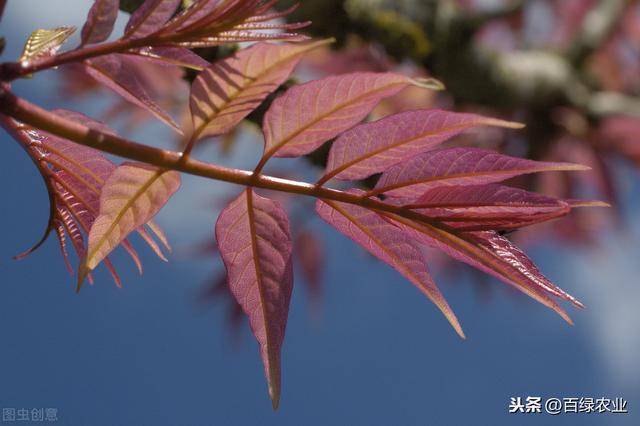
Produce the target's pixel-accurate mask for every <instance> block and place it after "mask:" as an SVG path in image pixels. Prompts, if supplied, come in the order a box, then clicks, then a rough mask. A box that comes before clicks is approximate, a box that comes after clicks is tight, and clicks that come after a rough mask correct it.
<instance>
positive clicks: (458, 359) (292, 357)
mask: <svg viewBox="0 0 640 426" xmlns="http://www.w3.org/2000/svg"><path fill="white" fill-rule="evenodd" d="M309 3H315V2H309ZM318 3H320V2H318ZM531 3H535V1H533V2H531ZM90 6H91V2H90V1H88V0H87V1H83V0H65V1H62V0H50V1H42V0H40V1H38V0H21V1H17V0H9V1H8V5H7V9H6V11H5V15H4V17H3V19H2V22H1V23H0V35H2V36H4V37H5V38H6V41H7V47H6V48H5V51H4V53H3V55H2V61H10V60H15V59H16V58H17V57H18V56H19V55H20V52H21V49H22V45H23V43H24V41H25V40H26V38H27V37H28V35H29V33H30V32H31V31H32V30H34V29H37V28H52V27H55V26H60V25H76V26H78V27H81V26H82V23H83V20H84V18H85V16H86V13H87V11H88V9H89V7H90ZM121 18H122V19H121V20H120V21H119V22H120V26H119V28H120V29H122V28H123V25H124V22H126V15H124V14H123V15H122V16H121ZM123 19H124V21H123ZM535 19H537V21H534V22H538V23H540V24H541V25H542V24H543V23H544V22H545V21H544V19H545V18H544V16H542V17H538V18H535ZM76 40H77V37H76V38H74V39H72V40H71V41H70V42H69V44H68V46H73V44H74V43H77V41H76ZM316 71H317V70H316ZM55 76H56V73H55V72H46V73H43V74H42V75H38V76H36V77H35V78H33V79H31V80H24V81H19V82H16V83H15V85H14V89H15V91H16V92H17V93H19V94H20V95H22V96H24V97H26V98H27V99H29V100H30V101H33V102H36V103H38V104H40V105H43V106H44V107H45V108H55V107H67V108H70V109H76V110H78V111H82V112H84V113H86V114H89V115H93V116H96V117H99V116H100V114H102V113H103V112H104V111H105V110H108V108H109V105H111V103H112V100H113V98H109V97H108V96H101V97H98V98H95V97H92V98H87V100H84V101H75V100H71V99H68V98H67V97H66V96H64V94H63V95H62V96H60V95H59V86H60V84H59V82H58V79H57V77H55ZM636 78H638V76H637V75H636ZM531 119H532V120H535V117H533V118H531ZM116 127H117V126H116ZM126 134H127V136H130V137H131V138H133V139H136V140H139V141H143V142H146V143H150V144H154V145H159V146H162V145H164V146H168V145H170V144H172V143H173V142H174V141H173V135H171V133H170V131H168V130H167V129H166V128H165V127H163V126H162V125H158V124H155V123H154V124H152V125H145V126H143V127H140V128H137V129H135V130H134V131H133V132H129V133H126ZM475 137H478V138H482V137H485V138H486V137H487V135H486V134H484V133H479V134H475V135H474V136H473V137H472V138H471V139H470V140H471V142H473V140H474V139H473V138H475ZM0 141H1V142H0V143H1V145H2V155H0V179H2V182H3V191H4V194H3V201H2V204H1V207H0V223H2V224H3V225H4V226H3V231H2V243H1V244H0V341H1V343H0V407H3V408H6V407H13V408H16V409H19V408H28V409H31V408H39V407H52V408H57V409H58V419H59V420H58V424H61V425H74V426H75V425H134V424H135V425H271V424H273V425H276V424H277V425H285V424H286V425H289V424H290V425H328V424H345V425H346V424H349V425H391V424H393V425H426V424H435V425H462V424H483V425H484V424H487V425H489V424H491V425H496V424H514V425H516V424H517V425H521V424H558V425H574V424H575V425H577V424H580V425H632V424H639V423H640V361H638V360H640V333H639V332H638V330H639V327H640V310H639V309H638V308H637V303H638V302H639V301H640V285H639V279H638V277H639V276H640V264H638V262H637V257H638V253H640V224H638V221H637V220H635V219H636V217H637V209H638V208H639V207H640V201H639V200H640V179H639V178H638V173H637V171H636V170H635V169H634V167H633V165H632V162H629V161H627V160H624V159H617V160H615V162H614V163H612V166H611V167H610V168H609V171H610V173H611V174H612V178H613V179H615V182H616V188H617V195H616V197H617V200H616V203H617V205H618V206H621V207H620V208H619V214H618V215H617V218H616V219H612V220H603V221H587V224H591V226H589V225H587V226H582V227H581V228H580V232H583V233H586V234H588V235H589V236H590V237H591V238H588V240H589V243H587V242H585V241H586V240H587V239H585V241H580V242H575V239H574V240H571V241H566V240H564V239H560V238H555V239H554V238H553V235H554V233H553V232H554V231H553V230H551V231H549V232H544V233H543V232H540V234H542V236H538V237H537V238H535V240H534V241H533V242H532V243H531V244H529V245H527V251H528V253H529V254H530V255H531V257H532V258H533V259H534V260H535V261H536V262H537V263H538V265H539V266H540V268H541V269H542V271H544V272H545V273H546V274H547V275H548V276H549V277H550V278H551V279H552V280H554V281H555V282H556V283H557V284H558V285H559V286H561V287H562V288H564V289H565V290H567V291H569V292H570V293H572V294H573V295H575V296H576V297H578V298H579V299H580V300H582V301H583V302H584V303H585V305H586V306H587V309H585V310H583V311H576V310H574V309H570V311H569V313H570V314H571V316H572V317H573V319H574V321H575V323H576V324H575V326H574V327H570V326H568V325H567V324H565V323H564V322H563V321H562V320H561V319H560V318H559V317H557V316H556V315H555V314H553V313H552V312H551V311H549V310H548V309H546V308H545V307H543V306H542V305H539V304H537V303H535V302H534V301H532V300H530V299H528V298H526V297H525V296H521V295H520V294H516V293H515V292H513V291H511V290H510V289H509V288H507V286H505V285H503V284H501V283H499V282H496V281H494V280H493V279H489V278H487V279H486V280H484V281H478V277H477V276H476V275H474V274H469V273H468V272H467V271H466V270H465V269H464V268H463V267H462V266H461V265H458V264H452V263H445V262H441V263H442V268H437V267H435V266H434V268H433V269H435V271H436V280H437V281H438V282H439V283H440V286H441V288H442V290H443V293H444V294H445V296H447V298H448V300H449V303H450V304H451V306H452V307H453V309H454V310H455V311H456V313H457V315H458V317H459V319H460V320H461V322H462V326H463V328H464V330H465V332H466V335H467V339H466V340H464V341H463V340H461V339H459V338H458V337H457V336H456V335H455V333H454V332H453V330H452V329H451V328H450V327H449V325H448V324H447V323H446V321H445V320H444V319H443V318H442V315H441V314H440V313H439V312H437V310H436V308H435V307H434V306H432V305H431V303H430V302H429V301H428V300H426V298H424V297H423V296H422V295H421V294H420V293H419V292H418V291H417V290H416V289H415V288H413V287H412V286H411V285H410V284H409V283H408V282H406V281H405V280H404V279H402V278H401V277H400V276H399V275H398V274H397V273H396V272H395V271H393V270H391V269H390V268H388V267H387V266H385V265H383V264H381V263H379V262H377V261H375V260H374V259H372V258H371V257H369V256H367V255H365V254H364V252H363V251H362V250H360V249H359V248H358V247H357V246H356V245H355V244H353V243H352V242H350V241H348V240H347V239H346V238H344V237H342V236H341V235H338V234H337V233H336V232H333V231H331V230H330V229H329V227H328V226H326V225H325V224H324V223H321V222H320V221H319V220H316V219H310V220H309V221H308V222H306V223H305V226H306V227H307V228H309V229H312V230H314V231H315V232H316V234H320V235H322V236H323V237H324V238H323V244H324V245H325V253H326V265H325V267H324V271H323V275H324V278H323V285H324V287H323V300H322V304H321V307H320V309H319V310H315V311H314V310H313V309H310V308H311V307H312V306H313V299H311V298H310V297H308V296H309V291H308V287H305V286H304V285H303V282H302V281H303V280H302V278H301V277H300V273H298V274H297V287H296V288H295V290H294V294H293V299H292V303H291V311H290V316H289V322H288V329H287V331H288V334H287V338H286V340H285V344H284V348H283V394H282V401H281V407H280V409H279V411H278V412H273V411H272V410H271V404H270V401H269V399H268V395H267V391H266V383H265V379H264V374H263V368H262V365H261V362H260V358H259V355H258V350H257V345H256V344H255V342H254V340H253V338H252V336H251V334H250V331H249V329H248V327H247V326H246V324H245V325H243V326H242V327H241V328H240V332H239V335H236V334H235V333H234V332H233V331H232V329H231V328H230V327H229V320H228V319H229V307H228V306H227V305H226V304H225V303H223V302H222V301H220V300H218V301H213V302H212V301H211V300H210V299H209V298H207V297H206V293H207V291H208V288H209V287H210V285H211V282H212V280H214V279H215V278H213V277H215V272H216V271H219V261H218V260H217V259H215V258H214V256H215V255H214V254H210V255H207V256H204V257H197V256H195V257H194V256H193V253H192V252H193V247H194V246H197V245H198V244H199V243H201V242H202V241H206V240H207V239H211V238H213V226H214V223H215V218H216V215H217V212H218V211H219V209H220V207H221V205H220V204H221V202H220V199H224V197H227V196H234V195H235V194H236V193H237V191H238V188H235V187H232V186H229V185H222V184H215V183H212V182H207V181H203V180H198V179H195V178H193V179H192V178H190V177H185V178H184V183H183V190H182V191H181V192H179V193H178V194H177V195H176V196H175V197H174V198H173V199H172V201H170V203H169V205H168V206H167V208H165V209H164V210H163V211H162V212H161V214H160V216H159V218H158V221H159V223H160V224H161V226H162V227H163V229H164V230H165V232H166V233H167V234H168V236H169V238H170V241H171V242H172V243H173V246H174V254H173V255H172V257H171V262H170V264H163V263H162V262H160V261H158V260H157V259H155V258H154V256H151V255H150V254H151V253H150V252H146V253H147V254H148V256H143V258H144V260H145V262H144V264H145V273H144V275H143V276H142V277H138V276H137V274H136V273H135V269H134V267H133V265H132V264H131V262H130V261H129V260H128V259H126V258H125V256H122V255H121V254H120V255H116V256H115V262H116V264H117V265H118V266H119V271H120V273H121V274H122V277H123V281H124V283H125V287H124V288H123V289H118V288H116V287H115V286H114V285H113V284H112V282H111V280H110V278H109V277H108V276H107V274H106V273H105V272H104V271H100V272H99V273H98V274H97V276H96V278H97V283H96V285H94V286H91V287H90V286H87V287H85V288H84V290H83V291H82V293H81V294H80V295H76V294H75V293H74V284H75V280H74V279H73V278H72V277H70V276H69V275H68V273H67V271H66V270H65V267H64V264H63V262H62V259H61V257H60V254H59V249H58V246H57V243H56V242H55V241H54V239H53V238H52V239H51V240H50V241H48V242H47V243H46V244H45V246H44V247H43V248H41V249H40V250H39V251H37V252H36V253H35V254H33V255H32V256H31V257H29V258H27V259H25V260H23V261H20V262H16V261H13V260H12V259H11V258H12V256H13V255H15V254H17V253H19V252H20V251H22V250H24V249H25V248H27V247H28V246H29V244H31V243H32V242H34V241H35V240H37V238H38V237H39V236H40V233H41V231H42V230H43V228H44V226H45V224H46V219H47V198H46V191H45V187H44V185H43V184H42V182H41V181H40V177H39V175H38V174H37V173H35V170H34V169H33V166H32V164H31V161H30V160H29V158H28V157H27V156H26V155H25V154H24V153H23V152H22V150H21V149H20V147H19V146H18V145H17V144H15V143H12V142H11V141H10V139H9V138H8V136H7V135H6V134H5V133H3V134H2V135H1V136H0ZM261 143H262V142H261V140H260V139H259V138H258V137H257V134H255V132H252V131H251V130H247V131H243V133H242V135H241V137H240V138H239V141H238V143H237V144H236V145H235V146H234V149H233V150H232V154H231V155H230V156H229V157H228V158H224V159H223V160H220V158H218V156H219V153H220V150H219V148H218V147H217V146H215V144H210V146H209V147H207V148H206V149H205V150H204V151H202V152H201V153H200V156H201V157H202V158H204V159H208V160H210V161H225V162H226V163H227V164H232V165H234V166H238V167H244V168H249V167H252V166H253V165H254V164H255V159H256V158H255V157H256V148H257V147H258V146H259V145H260V144H261ZM276 166H277V163H276ZM299 166H300V167H299V169H300V170H302V172H301V173H311V172H309V171H308V167H306V164H305V163H304V162H302V163H300V164H299ZM300 170H299V171H300ZM304 203H307V201H304V202H301V204H304ZM222 204H223V203H222ZM295 207H296V208H298V207H300V206H295ZM302 207H304V206H302ZM310 214H311V211H309V215H310ZM572 221H574V218H572V217H569V218H566V219H563V221H562V222H560V224H559V225H560V227H569V226H572ZM594 224H597V226H596V225H594ZM534 233H535V228H534ZM138 242H139V241H138ZM134 244H135V241H134ZM139 246H140V247H141V245H139ZM144 250H145V249H144V248H142V249H141V252H142V254H143V255H144V253H145V251H144ZM298 272H299V271H298ZM516 396H521V397H523V398H525V397H526V396H541V397H543V398H547V397H559V398H563V397H593V398H600V397H607V398H612V399H613V398H615V397H623V398H625V399H626V400H627V401H628V407H627V408H628V410H629V414H610V413H605V414H579V415H578V414H562V415H559V416H555V417H552V416H549V415H547V414H535V415H533V414H529V415H523V414H520V415H513V414H511V415H510V414H508V404H509V399H510V397H516ZM0 423H2V422H0ZM22 423H26V422H22Z"/></svg>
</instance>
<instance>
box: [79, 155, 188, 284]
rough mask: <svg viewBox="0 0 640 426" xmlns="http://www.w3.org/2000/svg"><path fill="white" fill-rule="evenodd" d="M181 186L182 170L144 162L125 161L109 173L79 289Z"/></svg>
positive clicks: (102, 192)
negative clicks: (90, 274)
mask: <svg viewBox="0 0 640 426" xmlns="http://www.w3.org/2000/svg"><path fill="white" fill-rule="evenodd" d="M179 187H180V174H179V173H177V172H175V171H165V170H161V169H158V168H156V167H152V166H147V165H143V164H132V163H124V164H123V165H121V166H119V167H118V168H117V169H116V170H115V171H114V172H113V173H112V174H111V175H110V176H109V179H107V181H106V182H105V184H104V186H103V188H102V191H101V193H100V213H99V215H98V217H97V218H96V220H95V222H94V223H93V225H92V226H91V230H90V231H89V238H88V240H89V242H88V249H87V256H86V258H85V260H84V262H83V264H82V265H81V268H80V272H79V274H78V275H79V277H78V289H80V286H81V285H82V281H83V280H84V277H85V276H86V274H87V273H88V272H90V271H91V270H93V269H94V268H95V267H96V266H97V265H98V263H100V262H101V261H102V260H103V259H104V258H105V257H106V256H108V255H109V253H111V251H113V250H114V249H115V248H116V247H117V246H118V245H119V244H120V243H121V242H122V241H123V240H124V239H125V238H127V236H128V235H129V234H130V233H131V232H133V231H135V230H136V229H138V228H140V227H141V226H142V225H144V224H145V223H147V222H149V221H150V220H151V219H152V218H153V217H154V216H155V215H156V213H158V212H159V211H160V209H161V208H162V207H163V206H164V205H165V204H166V202H167V201H168V200H169V198H170V197H171V196H172V195H173V193H174V192H176V191H177V190H178V188H179Z"/></svg>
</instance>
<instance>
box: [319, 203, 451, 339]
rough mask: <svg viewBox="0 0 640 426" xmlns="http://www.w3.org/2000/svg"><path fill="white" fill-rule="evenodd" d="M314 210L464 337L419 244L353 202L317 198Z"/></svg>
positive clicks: (375, 214)
mask: <svg viewBox="0 0 640 426" xmlns="http://www.w3.org/2000/svg"><path fill="white" fill-rule="evenodd" d="M358 193H361V191H358ZM316 212H317V213H318V215H320V217H321V218H322V219H324V220H325V221H326V222H327V223H329V224H330V225H331V226H333V227H334V228H336V229H337V230H338V231H339V232H340V233H342V234H344V235H346V236H347V237H349V238H351V239H352V240H353V241H355V242H356V243H358V244H359V245H360V246H361V247H362V248H364V249H365V250H367V251H368V252H369V253H371V254H372V255H374V256H375V257H377V258H378V259H380V260H382V261H383V262H385V263H387V264H388V265H389V266H391V267H392V268H394V269H395V270H396V271H398V272H399V273H400V274H402V275H403V276H404V277H405V278H407V279H408V280H409V281H411V283H412V284H414V285H415V286H416V287H417V288H418V289H419V290H420V291H421V292H423V293H424V294H425V295H426V296H427V297H428V298H429V299H431V301H432V302H433V303H435V305H436V306H437V307H438V308H439V309H440V310H441V311H442V313H443V314H444V316H445V317H446V318H447V320H448V321H449V322H450V323H451V325H452V326H453V328H454V329H455V330H456V332H457V333H458V334H459V335H460V336H461V337H464V333H463V332H462V328H461V327H460V324H459V323H458V319H457V318H456V316H455V314H454V313H453V311H452V310H451V308H450V307H449V305H448V304H447V302H446V300H445V299H444V297H443V296H442V294H441V293H440V290H438V288H437V287H436V284H435V283H434V282H433V279H432V278H431V275H430V274H429V271H428V269H427V265H426V263H425V261H424V258H423V256H422V253H421V252H420V249H419V246H418V245H417V244H416V243H415V242H413V241H412V240H411V238H409V237H408V236H407V235H405V234H404V233H403V232H402V231H401V229H400V228H398V227H396V226H395V225H393V224H391V223H390V222H389V221H387V220H385V219H383V218H382V217H381V216H380V215H378V213H376V212H374V211H372V210H369V209H366V208H364V207H360V206H355V205H353V204H346V203H340V202H336V201H328V200H318V201H317V203H316Z"/></svg>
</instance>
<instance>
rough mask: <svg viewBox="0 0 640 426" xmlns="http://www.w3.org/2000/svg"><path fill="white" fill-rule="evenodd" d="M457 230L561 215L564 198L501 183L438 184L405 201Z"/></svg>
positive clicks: (522, 223)
mask: <svg viewBox="0 0 640 426" xmlns="http://www.w3.org/2000/svg"><path fill="white" fill-rule="evenodd" d="M405 207H406V208H410V209H414V210H416V211H418V212H419V213H420V214H423V215H425V216H428V217H429V218H432V219H436V220H441V221H443V222H445V223H447V224H448V225H450V226H453V227H455V228H456V229H458V230H472V229H473V230H480V229H492V230H498V229H505V230H506V229H517V228H521V227H523V226H528V225H532V224H534V223H540V222H544V221H547V220H550V219H553V218H557V217H560V216H564V215H566V214H568V213H569V212H570V211H571V207H572V206H571V205H570V204H568V203H567V202H564V201H561V200H557V199H555V198H551V197H546V196H544V195H540V194H536V193H533V192H528V191H524V190H522V189H517V188H511V187H508V186H501V185H480V186H477V185H469V186H441V187H438V188H434V189H432V190H429V191H427V192H426V193H425V194H423V195H422V196H421V197H420V198H418V199H417V200H416V201H415V202H411V203H409V204H408V205H405Z"/></svg>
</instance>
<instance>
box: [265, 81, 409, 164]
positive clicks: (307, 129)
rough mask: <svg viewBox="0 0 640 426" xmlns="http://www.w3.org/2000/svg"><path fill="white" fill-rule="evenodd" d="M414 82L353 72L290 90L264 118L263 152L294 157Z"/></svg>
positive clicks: (343, 129) (360, 118) (266, 156)
mask: <svg viewBox="0 0 640 426" xmlns="http://www.w3.org/2000/svg"><path fill="white" fill-rule="evenodd" d="M411 84H416V82H415V81H414V80H412V79H410V78H408V77H405V76H403V75H399V74H393V73H367V72H361V73H353V74H345V75H339V76H332V77H326V78H323V79H320V80H314V81H311V82H309V83H305V84H302V85H298V86H295V87H292V88H291V89H289V90H288V91H287V92H286V93H285V94H284V95H282V96H280V97H279V98H278V99H276V100H275V101H274V102H273V103H272V104H271V107H270V108H269V110H268V111H267V113H266V115H265V117H264V123H263V131H264V135H265V154H264V157H263V162H264V161H266V160H267V159H269V158H270V157H273V156H275V157H297V156H300V155H304V154H308V153H310V152H311V151H313V150H315V149H316V148H318V147H319V146H320V145H322V144H323V143H324V142H326V141H328V140H329V139H331V138H334V137H335V136H337V135H338V134H340V133H341V132H343V131H345V130H347V129H349V128H351V127H352V126H354V125H355V124H357V123H358V122H359V121H361V120H362V119H363V118H364V117H366V115H367V114H369V112H371V110H372V109H373V108H374V107H375V106H376V105H377V104H378V102H380V100H381V99H383V98H385V97H388V96H392V95H394V94H396V93H398V92H399V91H400V90H402V89H404V88H405V87H407V86H409V85H411Z"/></svg>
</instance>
